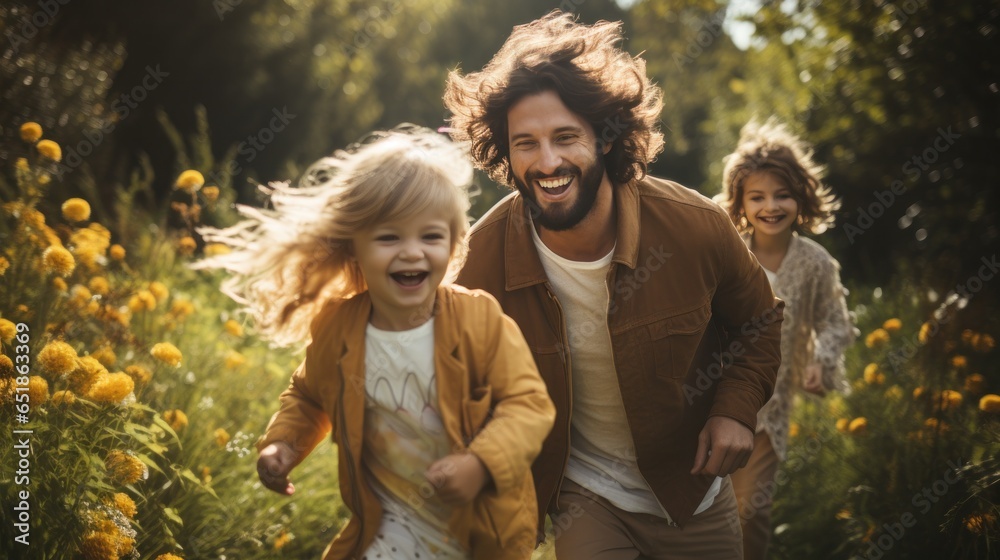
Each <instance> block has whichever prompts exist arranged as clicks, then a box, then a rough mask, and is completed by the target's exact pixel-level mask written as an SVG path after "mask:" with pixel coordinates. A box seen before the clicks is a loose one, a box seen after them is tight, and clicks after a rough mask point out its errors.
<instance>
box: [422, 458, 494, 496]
mask: <svg viewBox="0 0 1000 560" xmlns="http://www.w3.org/2000/svg"><path fill="white" fill-rule="evenodd" d="M424 476H425V477H427V481H428V482H430V483H431V484H432V485H434V488H435V490H436V491H437V495H438V496H439V497H440V498H441V501H443V502H444V503H446V504H448V505H451V506H458V505H463V504H467V503H469V502H471V501H472V500H474V499H475V498H476V496H478V495H479V492H480V491H481V490H482V489H483V487H484V486H486V483H487V482H489V480H490V473H489V471H488V470H486V466H485V465H483V462H482V461H481V460H480V459H479V457H477V456H476V455H475V454H474V453H471V452H469V453H453V454H451V455H448V456H447V457H442V458H440V459H438V460H437V461H434V463H433V464H431V466H430V467H428V468H427V472H426V473H424Z"/></svg>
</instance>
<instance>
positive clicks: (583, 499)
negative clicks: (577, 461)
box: [555, 477, 743, 560]
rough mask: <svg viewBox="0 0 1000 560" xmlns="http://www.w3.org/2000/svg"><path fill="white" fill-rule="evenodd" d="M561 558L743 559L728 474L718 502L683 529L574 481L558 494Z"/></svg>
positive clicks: (558, 542)
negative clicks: (619, 504)
mask: <svg viewBox="0 0 1000 560" xmlns="http://www.w3.org/2000/svg"><path fill="white" fill-rule="evenodd" d="M558 505H559V515H558V516H556V517H557V518H558V519H559V520H560V522H561V523H560V527H559V531H557V533H556V541H555V546H556V558H558V559H559V560H581V559H587V560H640V559H641V560H647V559H648V560H690V559H692V558H698V559H711V560H733V559H734V558H735V559H740V558H743V554H742V550H741V548H742V535H741V532H740V524H739V517H738V515H739V513H738V511H737V507H736V495H735V494H734V493H733V485H732V483H731V482H730V480H729V477H726V478H725V480H724V481H723V482H722V488H721V489H720V491H719V495H718V496H716V497H715V501H714V502H713V503H712V505H711V507H709V508H708V509H707V510H705V511H703V512H701V513H699V514H698V515H696V516H694V517H692V518H691V519H690V520H689V521H688V522H687V523H686V524H685V526H684V528H683V529H681V528H678V527H671V526H670V525H669V524H668V523H667V520H666V519H664V518H662V517H658V516H655V515H648V514H644V513H632V512H628V511H624V510H622V509H619V508H617V507H615V506H614V505H612V504H611V503H610V502H608V501H607V500H605V499H604V498H602V497H600V496H597V495H595V494H594V493H592V492H590V491H588V490H587V489H585V488H583V487H581V486H580V485H579V484H576V483H575V482H573V481H571V480H568V479H567V480H564V481H563V486H562V491H561V492H560V493H559V504H558Z"/></svg>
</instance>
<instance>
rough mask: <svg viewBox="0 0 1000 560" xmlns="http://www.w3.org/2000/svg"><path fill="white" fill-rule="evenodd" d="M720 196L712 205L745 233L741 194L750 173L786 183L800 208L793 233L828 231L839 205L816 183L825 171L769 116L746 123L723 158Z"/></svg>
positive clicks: (807, 149)
mask: <svg viewBox="0 0 1000 560" xmlns="http://www.w3.org/2000/svg"><path fill="white" fill-rule="evenodd" d="M724 161H725V163H726V165H725V169H724V170H723V172H722V192H721V193H719V194H718V195H716V196H715V201H716V202H717V203H719V205H720V206H722V207H723V208H725V209H726V211H727V212H728V213H729V217H730V218H732V220H733V223H734V224H736V227H737V229H739V230H740V231H749V230H750V229H752V226H750V225H749V223H748V221H747V219H746V216H745V215H744V209H743V189H744V186H745V185H746V180H747V178H748V177H750V176H751V175H753V174H754V173H770V174H772V175H773V176H774V177H775V178H777V179H778V180H780V181H781V182H782V183H783V184H785V185H786V186H787V187H788V189H789V190H790V191H791V192H792V197H793V198H794V199H795V202H797V203H798V205H799V217H798V219H797V220H796V222H795V223H794V224H793V225H792V227H793V228H794V230H795V231H798V232H802V231H805V232H808V233H813V234H819V233H823V232H824V231H826V230H827V229H828V228H830V227H833V222H834V215H833V214H834V212H836V211H837V209H839V208H840V201H839V200H837V197H836V196H834V194H833V193H832V192H831V191H830V189H829V187H827V186H826V185H824V184H823V183H822V181H821V179H822V177H823V175H824V174H825V169H824V168H823V167H822V166H820V165H818V164H816V163H815V162H814V161H813V149H812V147H811V146H810V145H809V144H807V143H806V142H805V141H804V140H802V139H801V138H799V137H798V136H796V135H795V134H793V133H792V132H791V131H790V130H789V129H788V127H787V126H785V125H784V124H782V123H781V122H779V121H778V120H777V119H776V118H774V117H771V118H769V119H768V120H767V121H766V122H764V123H763V124H761V123H760V122H759V121H757V120H756V119H753V120H751V121H750V122H749V123H747V124H746V126H744V127H743V129H742V130H741V131H740V140H739V143H738V144H737V146H736V151H734V152H733V153H731V154H729V155H728V156H726V158H725V159H724Z"/></svg>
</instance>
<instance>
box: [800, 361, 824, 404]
mask: <svg viewBox="0 0 1000 560" xmlns="http://www.w3.org/2000/svg"><path fill="white" fill-rule="evenodd" d="M802 388H803V389H804V390H805V391H806V392H808V393H812V394H814V395H819V396H821V397H822V396H823V395H825V394H826V389H825V388H824V387H823V366H821V365H819V364H809V365H808V366H806V375H805V378H804V379H803V380H802Z"/></svg>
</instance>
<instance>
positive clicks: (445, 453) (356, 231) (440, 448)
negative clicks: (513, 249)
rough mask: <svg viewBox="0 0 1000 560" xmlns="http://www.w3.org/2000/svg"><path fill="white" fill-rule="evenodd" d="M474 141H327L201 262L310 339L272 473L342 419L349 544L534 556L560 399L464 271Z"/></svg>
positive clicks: (288, 332) (265, 464)
mask: <svg viewBox="0 0 1000 560" xmlns="http://www.w3.org/2000/svg"><path fill="white" fill-rule="evenodd" d="M471 177H472V169H471V166H470V164H469V163H468V159H467V156H466V155H465V154H464V153H463V151H462V150H460V149H459V148H458V147H457V146H456V145H454V144H451V143H450V142H449V141H447V140H446V139H444V138H443V137H442V136H440V135H437V134H435V133H433V132H431V131H429V130H424V129H412V128H411V129H396V130H393V131H390V132H387V133H381V134H378V135H376V136H375V137H374V139H373V141H370V142H368V143H365V144H362V145H360V146H358V147H356V148H355V149H353V150H351V151H349V152H340V153H338V154H336V155H335V157H331V158H324V159H322V160H320V161H319V162H317V163H316V164H314V165H313V167H312V168H310V169H309V170H308V171H307V172H306V174H305V177H304V179H303V180H302V181H300V183H301V184H300V186H299V187H298V188H290V187H288V186H285V185H278V186H277V187H275V188H274V191H273V193H272V196H271V203H272V205H273V210H271V211H261V210H253V209H248V208H242V209H241V210H242V212H243V213H244V214H245V215H247V216H248V218H249V219H248V220H246V221H244V222H243V223H241V224H239V225H237V226H235V227H233V228H230V229H228V230H224V231H217V230H216V231H205V232H203V233H204V235H205V236H206V239H207V240H209V241H217V242H225V243H227V244H229V245H231V246H233V247H234V248H235V250H234V251H233V252H232V253H229V254H226V255H222V256H218V257H215V258H213V259H210V260H208V261H205V262H203V263H202V265H201V266H202V267H221V268H225V269H228V270H229V271H230V272H232V273H233V274H234V277H233V278H231V279H230V280H229V281H228V282H227V283H226V284H225V285H224V290H225V291H226V292H227V293H228V294H229V295H231V296H233V297H235V298H236V299H237V300H238V301H240V302H242V303H244V304H246V306H247V307H248V308H249V309H250V310H251V311H252V312H253V313H254V314H255V316H256V319H257V320H258V323H259V325H260V328H261V331H262V332H263V333H264V334H266V335H268V336H269V337H270V338H271V339H273V340H274V341H275V342H277V343H282V344H289V343H296V342H299V341H306V340H310V339H311V342H309V344H308V347H307V349H306V357H305V361H304V363H303V364H302V365H301V366H300V367H299V368H298V369H297V370H296V371H295V373H294V374H293V375H292V380H291V384H290V385H289V387H288V389H287V390H285V391H284V392H283V393H282V394H281V397H280V402H281V407H280V409H279V410H278V412H277V413H276V414H275V415H274V417H273V418H272V419H271V422H270V424H269V425H268V427H267V431H266V433H265V434H264V436H263V437H262V438H261V439H260V441H259V442H258V445H257V447H258V450H259V451H260V457H259V460H258V463H257V471H258V474H259V476H260V480H261V482H262V483H263V484H264V486H266V487H267V488H269V489H271V490H274V491H275V492H278V493H280V494H286V495H290V494H292V493H293V492H294V491H295V488H294V486H293V485H292V483H291V482H290V481H289V478H288V477H289V473H290V472H291V470H292V469H293V468H294V467H295V466H296V465H298V464H299V463H300V462H301V461H302V460H303V459H304V458H305V457H306V456H307V455H308V454H309V453H310V452H311V451H312V450H313V448H314V447H315V446H316V445H317V444H318V443H319V442H320V441H321V440H322V439H323V438H324V437H326V435H327V434H328V433H331V432H332V438H333V441H334V442H335V443H336V444H337V446H338V458H339V462H338V471H339V480H340V490H341V495H342V497H343V500H344V503H345V504H346V506H347V507H348V509H349V510H350V511H351V513H352V517H351V519H350V521H349V522H348V523H347V525H346V526H345V527H344V528H343V530H342V531H341V532H340V534H339V535H338V536H337V537H336V538H335V539H334V540H333V542H332V543H331V544H330V545H329V546H328V547H327V550H326V552H325V553H324V558H325V559H335V558H336V559H339V558H369V559H373V558H449V559H450V558H477V559H479V558H496V559H501V558H503V559H507V558H510V559H513V558H525V557H527V556H529V555H530V552H531V550H532V549H533V548H534V544H535V526H536V522H537V511H536V506H535V496H534V485H533V482H532V478H531V472H530V466H531V462H532V460H533V459H534V457H535V456H536V455H537V454H538V452H539V451H540V449H541V445H542V441H543V440H544V439H545V436H546V435H547V434H548V432H549V430H550V428H551V426H552V422H553V420H554V416H555V412H554V408H553V405H552V402H551V401H550V400H549V397H548V394H547V393H546V389H545V385H544V383H543V382H542V380H541V378H540V377H539V375H538V371H537V369H536V368H535V364H534V361H533V359H532V356H531V352H530V350H529V349H528V346H527V344H526V343H525V341H524V339H523V337H522V336H521V332H520V331H519V330H518V328H517V326H516V325H515V323H514V322H513V321H512V320H510V319H509V318H508V317H506V316H505V315H503V313H502V312H501V310H500V307H499V305H498V304H497V302H496V301H495V300H494V299H493V298H492V297H491V296H489V295H488V294H486V293H485V292H480V291H469V290H465V289H463V288H460V287H458V286H454V285H451V284H450V281H449V279H450V278H451V277H452V276H453V274H454V273H455V271H457V270H458V268H459V267H460V266H461V264H462V262H463V256H464V253H465V245H464V236H465V233H466V229H467V227H468V218H467V216H466V213H467V211H468V208H469V200H468V193H467V186H468V185H469V183H470V181H471Z"/></svg>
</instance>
